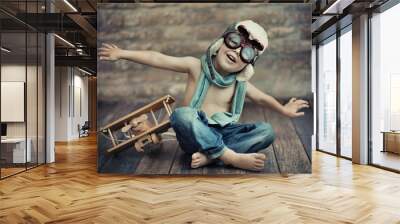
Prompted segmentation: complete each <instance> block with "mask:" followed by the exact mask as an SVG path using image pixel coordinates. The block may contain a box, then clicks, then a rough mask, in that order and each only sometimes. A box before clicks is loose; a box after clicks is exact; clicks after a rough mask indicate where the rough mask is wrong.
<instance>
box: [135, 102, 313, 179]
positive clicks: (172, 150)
mask: <svg viewBox="0 0 400 224" xmlns="http://www.w3.org/2000/svg"><path fill="white" fill-rule="evenodd" d="M309 117H311V118H312V116H309ZM303 120H304V118H303ZM256 121H266V122H269V123H271V125H272V127H273V128H274V130H275V132H276V135H277V137H276V139H275V141H274V143H273V144H272V145H271V146H270V147H268V148H267V149H264V150H262V151H261V152H262V153H264V154H265V155H266V156H267V160H266V162H265V168H264V170H263V171H262V172H257V173H279V172H281V173H311V158H310V156H309V155H310V152H307V149H306V147H305V144H304V143H303V142H304V139H307V137H308V136H311V134H307V133H305V132H302V133H301V134H302V138H300V135H299V134H298V132H297V131H296V127H295V125H294V124H293V121H292V120H291V119H289V118H286V117H284V116H281V115H279V114H277V113H275V112H272V111H269V110H267V109H262V108H260V107H257V106H255V105H251V104H250V105H246V106H245V108H244V111H243V114H242V119H241V122H243V123H251V122H256ZM309 122H310V123H309V124H307V123H306V122H304V121H303V122H300V124H302V125H309V126H312V123H311V122H312V120H311V121H309ZM309 138H310V137H309ZM302 139H303V141H302ZM190 161H191V157H190V156H189V155H187V154H185V153H183V151H182V150H181V149H180V148H179V145H178V144H177V142H176V141H167V142H164V143H163V146H162V147H161V149H160V151H159V152H158V153H154V154H145V155H144V156H142V158H141V160H140V161H135V162H136V163H137V167H136V170H135V172H134V174H187V175H204V174H207V175H218V174H245V173H255V172H251V171H245V170H241V169H236V168H233V167H221V166H216V165H210V166H207V167H202V168H197V169H192V168H190Z"/></svg>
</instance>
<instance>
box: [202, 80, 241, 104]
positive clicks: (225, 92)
mask: <svg viewBox="0 0 400 224" xmlns="http://www.w3.org/2000/svg"><path fill="white" fill-rule="evenodd" d="M234 93H235V85H232V86H229V87H225V88H221V87H218V86H216V85H210V86H209V87H208V90H207V94H206V97H205V99H204V102H203V104H206V103H209V104H216V105H221V106H225V105H226V104H230V103H231V100H232V97H233V94H234Z"/></svg>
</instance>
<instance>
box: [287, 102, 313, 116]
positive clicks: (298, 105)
mask: <svg viewBox="0 0 400 224" xmlns="http://www.w3.org/2000/svg"><path fill="white" fill-rule="evenodd" d="M308 107H309V105H308V102H307V101H305V100H297V99H296V98H291V99H290V100H289V102H287V103H286V104H285V105H284V109H285V112H284V114H285V115H286V116H288V117H300V116H303V115H304V112H298V111H299V110H301V109H303V108H308Z"/></svg>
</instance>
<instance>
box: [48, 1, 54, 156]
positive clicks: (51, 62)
mask: <svg viewBox="0 0 400 224" xmlns="http://www.w3.org/2000/svg"><path fill="white" fill-rule="evenodd" d="M46 7H47V12H52V11H54V6H53V4H51V2H50V1H48V2H47V5H46ZM46 63H47V67H46V163H52V162H54V161H55V149H54V133H55V117H54V116H55V72H54V68H55V43H54V34H52V33H49V34H47V35H46Z"/></svg>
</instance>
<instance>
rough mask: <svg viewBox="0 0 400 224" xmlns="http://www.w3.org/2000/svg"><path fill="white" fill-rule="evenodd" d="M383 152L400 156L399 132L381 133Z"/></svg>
mask: <svg viewBox="0 0 400 224" xmlns="http://www.w3.org/2000/svg"><path fill="white" fill-rule="evenodd" d="M382 133H383V151H382V152H393V153H397V154H400V131H382Z"/></svg>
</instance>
